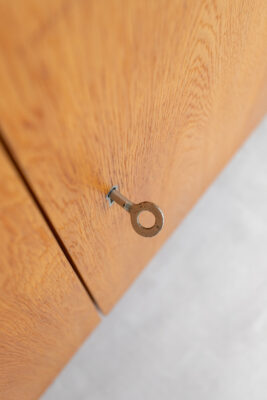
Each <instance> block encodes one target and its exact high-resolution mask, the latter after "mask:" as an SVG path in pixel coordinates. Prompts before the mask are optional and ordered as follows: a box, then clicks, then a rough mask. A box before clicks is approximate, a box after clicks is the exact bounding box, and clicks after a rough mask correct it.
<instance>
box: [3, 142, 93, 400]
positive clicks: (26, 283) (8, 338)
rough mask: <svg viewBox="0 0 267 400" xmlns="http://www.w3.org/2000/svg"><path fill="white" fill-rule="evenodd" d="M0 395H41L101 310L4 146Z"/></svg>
mask: <svg viewBox="0 0 267 400" xmlns="http://www.w3.org/2000/svg"><path fill="white" fill-rule="evenodd" d="M0 182H1V184H0V238H1V239H0V398H1V399H4V400H9V399H10V400H14V399H20V400H23V399H25V400H30V399H37V398H38V397H39V395H40V394H41V392H42V391H43V390H44V389H45V388H46V386H47V385H48V384H49V383H50V381H51V380H52V379H53V378H54V377H55V375H56V374H57V373H58V372H59V370H60V369H61V368H62V367H63V366H64V364H65V363H66V362H67V360H68V359H69V358H70V356H71V355H72V354H73V353H74V351H75V350H77V348H78V347H79V345H80V344H81V343H82V341H83V340H84V339H85V338H86V336H87V335H88V334H89V332H91V330H92V329H93V328H94V327H95V326H96V324H97V323H98V314H97V312H96V310H95V308H94V306H93V305H92V304H91V302H90V299H89V297H88V295H87V293H86V291H85V289H84V288H83V286H82V285H81V283H80V281H79V280H78V278H77V277H76V275H75V274H74V272H73V271H72V268H71V267H70V266H69V265H68V263H67V262H66V260H65V258H64V256H63V254H62V253H61V250H60V249H59V247H58V246H57V243H56V241H55V240H54V238H53V237H52V234H51V233H50V230H49V229H48V228H47V226H46V224H45V222H44V220H43V219H42V217H41V215H40V214H39V211H38V210H37V208H36V206H35V205H34V204H33V202H32V200H31V198H30V197H29V195H28V193H27V192H26V190H25V188H24V187H23V184H22V182H21V181H20V179H19V177H18V176H17V175H16V173H15V170H13V166H11V164H9V160H8V159H7V158H5V155H4V153H3V152H2V148H1V147H0Z"/></svg>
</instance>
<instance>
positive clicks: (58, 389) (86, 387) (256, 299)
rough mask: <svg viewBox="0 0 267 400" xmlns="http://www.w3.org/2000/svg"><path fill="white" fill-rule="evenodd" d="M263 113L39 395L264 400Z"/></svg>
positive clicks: (266, 188) (47, 399)
mask: <svg viewBox="0 0 267 400" xmlns="http://www.w3.org/2000/svg"><path fill="white" fill-rule="evenodd" d="M266 221H267V119H265V121H264V122H263V123H262V124H261V125H260V126H259V127H258V128H257V129H256V131H255V132H254V134H253V135H252V136H251V137H250V139H249V140H248V141H247V142H246V143H245V145H244V146H243V147H242V149H241V150H240V151H239V152H238V154H237V155H236V156H235V157H234V159H233V160H232V161H231V163H230V164H229V165H228V166H227V168H226V169H225V170H224V171H223V173H222V174H221V175H220V176H219V178H218V179H217V180H216V182H215V183H214V184H213V185H212V186H211V188H210V189H209V190H208V191H207V192H206V194H205V195H204V196H203V197H202V198H201V200H200V201H199V203H198V204H197V206H196V207H195V208H194V209H193V211H192V212H191V213H190V214H189V215H188V217H187V218H186V219H185V220H184V222H183V223H182V224H181V225H180V227H179V228H178V229H177V230H176V232H175V233H174V234H173V235H172V237H171V238H170V239H169V240H168V242H167V243H166V244H165V245H164V247H163V248H162V249H161V250H160V252H159V253H158V254H157V255H156V257H155V258H154V259H153V261H152V262H151V263H150V265H149V266H148V267H147V268H146V270H145V271H144V272H143V273H142V274H141V276H140V277H139V278H138V279H137V281H136V282H135V283H134V285H133V286H132V287H131V289H130V290H129V291H128V292H127V294H126V295H125V296H124V298H123V299H122V300H121V301H120V302H119V304H118V305H117V306H116V307H115V309H114V310H113V311H112V312H111V314H110V315H109V316H107V317H105V318H104V320H103V321H102V323H101V325H100V326H99V327H98V328H97V329H96V330H95V331H94V333H93V334H92V335H91V337H90V338H89V339H88V340H87V341H86V342H85V344H84V345H83V346H82V347H81V348H80V350H79V351H78V353H77V354H76V355H75V356H74V357H73V359H72V360H71V362H70V363H69V364H68V365H67V366H66V368H65V369H64V370H63V371H62V373H61V374H60V375H59V377H58V378H57V379H56V381H55V382H54V383H53V384H52V386H51V387H50V388H49V389H48V390H47V392H46V393H45V394H44V396H43V397H42V400H56V399H57V400H61V399H62V400H63V399H64V400H69V399H71V400H74V399H75V400H89V399H90V400H91V399H92V400H106V399H109V400H136V399H140V400H143V399H148V400H162V399H168V400H174V399H175V400H178V399H181V400H261V399H262V400H266V399H267V224H266Z"/></svg>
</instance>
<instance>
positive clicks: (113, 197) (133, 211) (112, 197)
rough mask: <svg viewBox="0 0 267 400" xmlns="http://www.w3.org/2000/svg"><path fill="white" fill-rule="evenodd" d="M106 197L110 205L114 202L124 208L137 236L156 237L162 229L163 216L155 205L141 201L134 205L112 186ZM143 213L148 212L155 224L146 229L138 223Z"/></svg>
mask: <svg viewBox="0 0 267 400" xmlns="http://www.w3.org/2000/svg"><path fill="white" fill-rule="evenodd" d="M106 197H107V199H108V201H109V204H110V205H112V204H113V202H114V201H115V202H116V203H117V204H119V205H120V206H121V207H122V208H124V210H126V211H127V212H129V213H130V216H131V222H132V226H133V228H134V230H135V232H137V233H138V234H139V235H141V236H145V237H152V236H155V235H157V234H158V233H159V231H160V230H161V229H162V227H163V223H164V216H163V213H162V211H161V209H160V208H159V207H158V206H157V205H156V204H154V203H151V202H150V201H143V202H142V203H139V204H135V203H133V202H131V201H130V200H128V199H127V198H126V197H125V196H123V195H122V194H121V193H120V191H119V189H118V186H113V187H112V188H111V189H110V191H109V192H108V194H107V196H106ZM143 211H149V212H150V213H152V214H153V215H154V217H155V223H154V225H153V226H151V227H150V228H146V227H145V226H143V225H141V224H140V222H139V216H140V214H141V213H142V212H143Z"/></svg>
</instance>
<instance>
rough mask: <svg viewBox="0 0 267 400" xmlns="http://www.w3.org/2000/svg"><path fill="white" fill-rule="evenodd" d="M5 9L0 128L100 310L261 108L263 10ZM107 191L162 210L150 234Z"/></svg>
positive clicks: (218, 2)
mask: <svg viewBox="0 0 267 400" xmlns="http://www.w3.org/2000/svg"><path fill="white" fill-rule="evenodd" d="M0 4H1V7H0V12H1V15H3V16H4V17H3V18H2V23H1V26H0V45H1V48H2V49H3V51H2V58H1V61H0V90H1V99H0V121H1V123H2V126H3V128H4V131H5V134H6V137H7V138H8V141H9V143H10V145H11V147H12V148H13V150H14V151H15V153H16V154H17V157H18V160H19V161H20V163H21V165H22V167H23V170H24V172H25V174H26V176H27V178H28V179H29V181H30V183H31V184H32V186H33V188H34V190H35V191H36V193H37V195H38V197H39V198H40V201H41V202H42V204H43V206H44V207H45V209H46V211H47V213H48V215H49V217H50V218H51V220H52V222H53V224H54V226H55V228H56V230H57V232H58V233H59V235H60V237H61V238H62V240H63V242H64V243H65V245H66V247H67V248H68V250H69V251H70V253H71V256H72V257H73V260H74V262H75V263H76V265H77V267H78V268H79V270H80V272H81V274H82V275H83V277H84V279H85V280H86V282H87V284H88V286H89V288H90V290H91V291H92V293H93V295H94V297H95V299H96V301H97V302H98V304H99V305H100V307H101V308H102V309H103V310H104V312H107V311H108V310H109V309H110V308H111V307H112V305H113V304H114V303H115V301H116V300H117V299H118V298H119V297H120V296H121V294H122V293H123V292H124V290H125V289H126V288H127V287H128V286H129V284H130V283H131V282H132V281H133V279H134V278H135V277H136V276H137V274H138V273H139V272H140V270H141V269H142V268H143V267H144V266H145V265H146V263H147V262H148V260H149V259H150V258H151V257H152V255H154V253H155V252H156V250H157V249H158V248H159V247H160V245H161V244H162V243H163V242H164V240H165V239H166V238H167V237H168V235H169V234H170V233H171V232H172V230H173V229H174V228H175V227H176V226H177V224H178V223H179V222H180V221H181V219H182V218H183V217H184V215H185V214H186V213H187V212H188V210H189V209H190V208H191V207H192V205H193V204H194V203H195V201H196V200H197V198H198V197H199V196H200V195H201V193H202V192H203V191H204V189H205V188H206V187H207V186H208V185H209V183H210V182H211V181H212V179H214V177H215V176H216V175H217V173H218V172H219V171H220V170H221V168H222V167H223V166H224V165H225V163H226V162H227V160H228V159H229V158H230V157H231V156H232V154H233V153H234V151H235V150H236V149H237V148H238V147H239V146H240V144H241V143H242V141H243V140H244V139H245V137H246V136H247V135H248V133H249V132H250V130H251V128H252V127H254V125H255V124H256V123H257V122H258V120H259V119H260V117H261V116H262V114H263V112H264V111H266V96H263V90H264V87H265V85H266V42H267V29H266V22H267V2H266V0H246V1H244V0H236V1H232V0H201V1H195V0H188V1H182V0H177V1H174V0H157V1H155V0H146V1H144V0H127V1H125V0H109V1H103V0H90V1H85V0H84V1H82V0H80V1H54V0H53V1H52V0H48V1H46V2H36V1H34V0H28V1H20V0H16V1H15V0H14V1H12V2H11V1H8V0H6V1H4V0H2V1H1V3H0ZM44 4H45V5H44ZM48 10H50V12H49V11H48ZM258 110H261V112H259V111H258ZM113 184H119V185H120V188H121V191H122V192H123V194H125V195H126V196H127V197H129V198H130V199H131V200H132V201H134V202H139V201H142V200H150V201H154V202H156V203H157V204H159V205H160V206H161V208H162V209H163V211H164V213H165V217H166V218H165V221H166V222H165V228H164V230H163V231H162V232H161V233H160V234H159V235H158V236H157V237H155V238H151V239H147V238H142V237H140V236H138V235H137V234H136V233H135V232H134V231H133V229H132V227H131V225H130V222H129V216H128V215H127V213H125V212H124V211H123V210H122V209H120V208H119V207H117V206H115V205H114V206H113V207H112V208H109V207H108V205H107V202H106V200H105V194H106V192H107V191H108V189H109V188H110V187H111V186H112V185H113ZM203 228H204V227H203Z"/></svg>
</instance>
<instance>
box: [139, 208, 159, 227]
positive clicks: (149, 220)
mask: <svg viewBox="0 0 267 400" xmlns="http://www.w3.org/2000/svg"><path fill="white" fill-rule="evenodd" d="M138 222H139V224H140V225H142V226H143V227H144V228H151V227H152V226H154V225H155V222H156V219H155V215H154V214H152V213H151V212H149V211H146V210H145V211H142V212H141V213H140V214H139V215H138Z"/></svg>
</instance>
